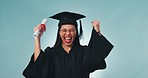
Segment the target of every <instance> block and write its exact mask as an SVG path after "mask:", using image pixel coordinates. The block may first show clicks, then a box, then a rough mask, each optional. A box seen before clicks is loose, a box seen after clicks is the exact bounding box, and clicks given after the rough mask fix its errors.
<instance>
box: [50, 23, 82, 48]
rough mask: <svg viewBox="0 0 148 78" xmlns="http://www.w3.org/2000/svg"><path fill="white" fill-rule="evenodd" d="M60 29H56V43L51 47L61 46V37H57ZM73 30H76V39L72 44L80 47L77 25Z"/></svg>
mask: <svg viewBox="0 0 148 78" xmlns="http://www.w3.org/2000/svg"><path fill="white" fill-rule="evenodd" d="M60 29H61V26H59V27H58V32H57V38H56V42H55V44H54V46H53V47H57V46H59V45H61V44H62V40H61V37H60V35H59V32H60ZM75 29H76V37H75V39H74V42H73V44H75V45H80V41H79V35H78V28H77V25H76V26H75Z"/></svg>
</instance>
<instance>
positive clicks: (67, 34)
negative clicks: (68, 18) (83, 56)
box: [59, 24, 76, 53]
mask: <svg viewBox="0 0 148 78" xmlns="http://www.w3.org/2000/svg"><path fill="white" fill-rule="evenodd" d="M59 34H60V38H61V40H62V47H63V48H64V49H65V50H66V52H67V53H69V51H70V49H71V47H72V45H73V42H74V39H75V37H76V29H75V26H74V25H70V24H65V25H62V26H61V29H60V33H59Z"/></svg>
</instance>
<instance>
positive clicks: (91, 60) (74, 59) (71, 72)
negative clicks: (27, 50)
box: [23, 29, 113, 78]
mask: <svg viewBox="0 0 148 78" xmlns="http://www.w3.org/2000/svg"><path fill="white" fill-rule="evenodd" d="M112 48H113V45H112V44H111V43H110V42H109V41H108V40H107V39H106V38H105V37H104V36H103V35H101V36H100V35H98V33H97V32H96V31H95V30H94V29H93V31H92V36H91V39H90V42H89V44H88V46H81V45H73V47H72V49H71V50H70V53H69V54H67V53H66V51H65V50H64V49H63V48H62V46H61V45H60V46H58V47H55V48H50V47H47V48H46V49H45V51H44V52H43V51H42V50H41V52H40V54H39V56H38V58H37V60H36V61H35V62H34V58H33V55H32V57H31V60H30V62H29V64H28V66H27V67H26V69H25V70H24V71H23V75H24V76H25V77H26V78H89V74H90V73H91V72H93V71H95V70H98V69H105V68H106V63H105V58H106V57H107V55H108V54H109V53H110V51H111V49H112Z"/></svg>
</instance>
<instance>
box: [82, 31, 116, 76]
mask: <svg viewBox="0 0 148 78" xmlns="http://www.w3.org/2000/svg"><path fill="white" fill-rule="evenodd" d="M112 48H113V45H112V44H111V43H110V42H109V41H108V40H107V39H106V38H105V37H104V36H103V35H99V34H98V33H97V32H96V31H95V29H93V30H92V35H91V39H90V42H89V44H88V46H87V47H86V50H85V52H86V54H85V62H87V64H86V65H87V71H88V72H89V73H91V72H93V71H95V70H98V69H105V68H106V62H105V58H106V57H107V56H108V54H109V53H110V51H111V50H112Z"/></svg>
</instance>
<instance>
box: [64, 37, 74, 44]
mask: <svg viewBox="0 0 148 78" xmlns="http://www.w3.org/2000/svg"><path fill="white" fill-rule="evenodd" d="M64 40H65V42H66V43H71V41H72V38H70V37H67V38H64Z"/></svg>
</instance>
